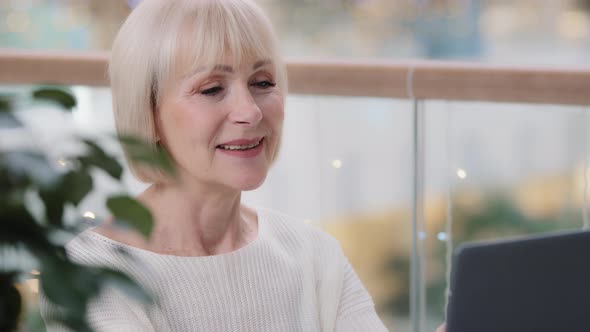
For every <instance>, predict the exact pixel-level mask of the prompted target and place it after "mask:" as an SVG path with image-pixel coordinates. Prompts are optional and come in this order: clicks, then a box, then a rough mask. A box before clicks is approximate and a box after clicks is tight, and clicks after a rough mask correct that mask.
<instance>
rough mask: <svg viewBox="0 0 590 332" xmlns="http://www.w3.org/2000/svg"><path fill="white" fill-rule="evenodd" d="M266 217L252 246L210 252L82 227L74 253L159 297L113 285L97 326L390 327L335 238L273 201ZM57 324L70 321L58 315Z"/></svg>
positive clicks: (215, 329) (274, 330)
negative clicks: (152, 247) (151, 247)
mask: <svg viewBox="0 0 590 332" xmlns="http://www.w3.org/2000/svg"><path fill="white" fill-rule="evenodd" d="M258 223H259V227H258V236H257V238H256V239H255V240H254V241H252V242H251V243H249V244H248V245H246V246H244V247H242V248H240V249H238V250H236V251H233V252H230V253H227V254H222V255H214V256H203V257H181V256H172V255H161V254H156V253H153V252H150V251H146V250H141V249H138V248H134V247H131V246H127V245H125V244H122V243H119V242H116V241H113V240H111V239H109V238H106V237H104V236H102V235H99V234H98V233H96V232H93V231H91V230H87V231H85V232H83V233H81V234H80V235H79V236H78V237H76V238H75V239H74V240H72V241H71V242H70V243H69V244H68V245H67V251H68V253H69V254H70V257H72V259H73V260H75V261H77V262H79V263H81V264H85V265H93V266H97V265H98V266H106V267H110V268H113V269H116V270H120V271H122V272H124V273H126V274H128V275H130V276H132V277H133V278H135V279H136V280H137V281H138V282H139V283H140V284H141V285H142V286H143V287H145V288H146V289H148V290H149V291H151V292H152V293H153V295H154V296H155V297H156V298H157V301H156V303H155V304H152V305H144V304H141V303H138V302H136V301H135V300H133V299H131V298H129V297H127V296H126V295H124V294H123V293H121V292H120V291H119V290H116V289H114V288H113V289H111V288H109V289H108V290H105V291H104V292H103V293H102V294H101V296H100V297H99V298H97V299H96V300H95V301H93V302H92V304H91V305H90V307H89V310H88V319H89V321H90V323H91V326H93V328H94V329H95V330H96V331H99V332H103V331H108V332H112V331H125V332H127V331H141V332H147V331H158V332H160V331H162V332H166V331H186V332H189V331H190V332H195V331H204V332H226V331H232V332H233V331H252V332H266V331H268V332H282V331H285V332H286V331H337V332H344V331H350V332H362V331H387V329H386V328H385V326H384V325H383V323H382V322H381V320H380V319H379V317H378V316H377V314H376V313H375V309H374V304H373V301H372V299H371V297H370V295H369V294H368V293H367V290H366V289H365V288H364V287H363V285H362V283H361V282H360V280H359V279H358V277H357V275H356V273H355V272H354V271H353V269H352V267H351V266H350V263H349V262H348V260H347V259H346V257H345V256H344V254H343V253H342V250H341V248H340V245H339V244H338V242H337V241H336V240H335V239H334V238H333V237H331V236H330V235H328V234H327V233H325V232H323V231H321V230H319V229H317V228H315V227H313V226H309V225H306V224H305V223H303V222H301V221H299V220H296V219H293V218H291V217H287V216H285V215H282V214H279V213H276V212H272V211H269V210H264V209H258ZM120 249H124V251H126V252H127V254H125V253H122V252H121V250H120ZM40 307H41V313H42V315H43V317H44V319H45V320H46V321H48V320H50V319H51V317H52V315H53V314H54V313H55V308H54V307H53V306H51V305H49V304H48V303H47V300H46V299H45V298H44V297H43V296H41V297H40ZM52 331H67V330H65V329H63V328H61V327H59V326H56V325H55V324H54V325H49V326H48V332H52Z"/></svg>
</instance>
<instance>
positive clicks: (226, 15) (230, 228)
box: [42, 0, 386, 332]
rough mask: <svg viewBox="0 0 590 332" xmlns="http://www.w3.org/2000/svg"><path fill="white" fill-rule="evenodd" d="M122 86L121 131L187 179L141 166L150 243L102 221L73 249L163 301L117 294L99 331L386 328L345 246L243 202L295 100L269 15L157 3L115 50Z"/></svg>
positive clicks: (244, 1) (111, 294)
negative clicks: (159, 152) (167, 158)
mask: <svg viewBox="0 0 590 332" xmlns="http://www.w3.org/2000/svg"><path fill="white" fill-rule="evenodd" d="M110 78H111V87H112V93H113V105H114V112H115V119H116V124H117V130H118V132H119V133H125V134H134V135H139V136H141V137H143V138H144V139H145V140H147V141H148V142H152V143H153V144H154V145H155V146H158V147H159V148H162V149H166V151H167V152H168V153H169V154H170V155H171V156H172V158H173V160H174V161H175V163H176V168H177V170H178V175H177V177H176V178H175V179H171V178H169V177H167V176H166V175H165V174H163V173H161V172H159V171H157V170H154V169H148V168H145V167H144V166H142V165H140V164H136V163H135V162H133V161H132V160H129V164H130V168H131V170H132V171H133V174H134V175H135V176H136V177H137V178H139V179H140V180H143V181H145V182H148V183H150V184H151V185H150V187H149V188H148V189H147V190H146V191H145V192H143V193H141V194H140V195H139V199H140V200H141V201H142V202H143V203H144V204H145V205H146V206H147V207H149V208H150V209H151V211H152V214H153V216H154V220H155V224H154V230H153V233H152V234H151V236H150V238H149V239H147V240H144V239H143V238H141V237H140V236H137V235H134V234H132V233H128V232H124V231H122V230H119V229H116V228H114V227H110V226H101V227H98V228H94V229H91V230H88V231H86V232H84V233H82V234H80V235H79V236H78V237H77V238H76V239H74V240H73V241H72V242H70V243H69V245H68V247H67V248H68V251H69V253H70V255H71V257H72V258H73V259H75V260H76V261H78V262H82V263H84V264H88V265H106V266H108V267H112V268H115V269H117V270H121V271H123V272H125V273H127V274H129V275H131V276H132V277H134V278H135V279H137V280H138V282H140V284H141V285H143V286H144V287H145V288H146V289H148V290H149V291H151V292H152V293H153V294H154V295H155V297H156V299H157V301H156V303H155V304H151V305H144V304H141V303H139V302H136V301H135V300H133V299H132V298H130V297H127V296H126V295H125V294H123V293H120V292H119V291H117V290H115V289H108V290H107V291H105V292H103V293H102V295H101V296H100V297H99V298H98V299H97V300H96V301H95V302H93V303H92V305H91V306H90V308H89V321H90V323H91V325H92V326H93V327H94V328H95V329H96V330H97V331H142V332H143V331H272V332H278V331H354V332H357V331H386V328H385V327H384V325H383V324H382V322H381V321H380V320H379V318H378V317H377V315H376V313H375V309H374V305H373V301H372V300H371V297H370V296H369V294H368V293H367V291H366V289H365V288H364V287H363V285H362V284H361V282H360V281H359V279H358V277H357V275H356V274H355V272H354V271H353V269H352V268H351V266H350V264H349V262H348V261H347V259H346V257H345V256H344V255H343V253H342V251H341V249H340V246H339V244H338V243H337V241H336V240H335V239H334V238H332V237H330V236H329V235H327V234H326V233H324V232H322V231H320V230H318V229H315V228H313V227H311V226H308V225H306V224H305V223H302V222H300V221H298V220H295V219H293V218H290V217H288V216H285V215H282V214H279V213H276V212H273V211H270V210H266V209H253V208H250V207H246V206H244V205H243V204H242V203H241V200H240V197H241V193H242V191H244V190H252V189H256V188H258V187H259V186H260V185H261V184H262V183H263V182H264V179H265V178H266V175H267V172H268V170H269V168H270V167H271V165H272V163H273V161H274V160H275V158H276V155H277V152H278V149H279V145H280V140H281V132H282V125H283V116H284V101H285V95H286V93H287V83H286V82H287V80H286V75H285V69H284V66H283V63H282V62H281V59H280V57H279V54H278V52H277V41H276V39H275V36H274V34H273V32H272V28H271V25H270V23H269V20H268V19H267V18H266V17H265V15H264V14H263V13H262V11H261V10H260V8H259V7H257V6H256V5H255V4H254V3H253V2H252V1H251V0H174V1H171V0H144V1H143V2H142V3H141V4H140V5H139V6H138V7H137V8H136V9H135V10H134V11H133V12H132V13H131V15H130V16H129V18H128V19H127V21H126V22H125V23H124V25H123V27H122V28H121V30H120V32H119V34H118V36H117V38H116V40H115V42H114V45H113V49H112V58H111V62H110ZM121 248H123V249H126V250H125V252H126V254H124V253H122V251H121V250H120V249H121ZM42 310H43V315H44V317H45V318H46V319H48V318H49V319H50V318H51V315H52V309H51V307H50V306H47V304H45V303H44V301H42ZM57 328H58V327H53V326H50V328H49V330H50V331H51V330H54V329H57Z"/></svg>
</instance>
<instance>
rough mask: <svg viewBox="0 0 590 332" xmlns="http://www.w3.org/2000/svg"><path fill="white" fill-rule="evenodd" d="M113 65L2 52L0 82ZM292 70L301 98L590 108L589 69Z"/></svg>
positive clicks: (363, 64) (85, 56)
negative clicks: (337, 97) (313, 96)
mask: <svg viewBox="0 0 590 332" xmlns="http://www.w3.org/2000/svg"><path fill="white" fill-rule="evenodd" d="M107 61H108V53H106V52H84V53H75V52H69V53H58V52H33V51H16V50H0V84H39V83H56V84H68V85H89V86H107V85H108V78H107V74H106V70H107ZM287 69H288V72H289V92H290V93H295V94H311V95H335V96H366V97H387V98H409V97H410V95H411V94H412V95H413V96H414V97H416V98H420V99H449V100H478V101H499V102H526V103H543V104H574V105H590V67H575V68H573V67H569V68H544V67H528V66H527V67H524V66H497V65H487V64H474V63H471V64H467V63H459V62H434V61H405V62H400V61H376V60H341V59H323V60H317V59H288V60H287ZM409 86H412V91H411V93H410V91H408V87H409Z"/></svg>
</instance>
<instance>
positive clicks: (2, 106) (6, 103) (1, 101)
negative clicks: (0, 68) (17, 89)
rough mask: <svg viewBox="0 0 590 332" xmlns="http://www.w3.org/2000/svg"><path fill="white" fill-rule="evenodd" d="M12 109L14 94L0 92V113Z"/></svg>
mask: <svg viewBox="0 0 590 332" xmlns="http://www.w3.org/2000/svg"><path fill="white" fill-rule="evenodd" d="M13 109H14V95H9V94H4V93H3V94H0V113H2V112H12V111H13Z"/></svg>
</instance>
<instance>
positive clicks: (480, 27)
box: [0, 0, 590, 332]
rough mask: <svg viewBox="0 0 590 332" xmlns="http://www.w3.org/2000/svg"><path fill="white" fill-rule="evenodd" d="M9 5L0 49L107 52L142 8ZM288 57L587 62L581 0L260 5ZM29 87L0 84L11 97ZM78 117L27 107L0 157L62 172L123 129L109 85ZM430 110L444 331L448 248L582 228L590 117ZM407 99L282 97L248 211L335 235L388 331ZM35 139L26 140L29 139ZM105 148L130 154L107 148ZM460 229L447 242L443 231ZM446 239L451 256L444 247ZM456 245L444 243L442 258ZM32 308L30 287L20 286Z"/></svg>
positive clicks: (393, 318) (137, 187) (20, 1)
mask: <svg viewBox="0 0 590 332" xmlns="http://www.w3.org/2000/svg"><path fill="white" fill-rule="evenodd" d="M139 1H140V0H136V1H131V0H128V1H124V0H100V1H99V0H0V48H17V49H51V50H62V51H68V50H72V51H74V50H75V51H81V50H82V51H83V50H109V48H110V45H111V43H112V40H113V38H114V36H115V34H116V32H117V30H118V28H119V27H120V25H121V24H122V22H123V21H124V19H125V18H126V16H127V15H128V14H129V12H130V10H131V8H132V7H133V6H134V5H135V4H136V3H138V2H139ZM258 2H259V3H260V5H261V6H262V7H263V8H265V9H266V11H267V12H268V14H269V16H270V18H271V20H272V21H273V23H274V25H275V27H276V29H277V33H278V35H279V39H280V42H281V47H282V50H283V53H284V55H285V56H286V57H287V58H291V57H292V58H298V57H305V58H312V59H313V58H320V57H321V58H326V57H327V58H356V59H368V58H380V59H395V60H407V59H437V60H448V61H469V62H482V63H494V64H511V65H530V64H535V65H540V66H560V67H564V66H565V67H567V66H580V65H582V66H588V65H589V64H590V1H588V0H517V1H508V0H486V1H483V0H481V1H480V0H471V1H469V0H258ZM30 88H31V87H26V86H6V85H4V86H0V93H1V92H2V91H3V90H4V91H21V90H27V89H30ZM72 91H73V92H74V94H75V96H76V98H77V99H78V106H77V107H76V108H75V109H74V111H73V112H72V113H67V114H66V113H62V112H60V111H58V110H55V109H52V108H51V107H50V106H37V107H34V108H28V109H23V110H22V111H21V112H18V113H17V119H16V121H14V122H10V123H7V122H5V123H0V149H10V148H13V147H14V146H26V145H30V146H36V147H41V148H42V149H43V150H44V151H46V152H47V154H48V155H50V156H51V158H53V160H54V161H55V162H56V164H57V165H62V166H63V165H64V164H65V163H66V162H65V161H64V159H63V158H62V156H63V155H65V154H66V153H67V152H68V149H69V148H70V147H69V144H68V142H69V140H71V138H72V137H73V136H74V135H86V136H91V137H97V138H100V137H106V136H108V135H110V134H112V133H114V123H113V118H112V113H111V100H110V93H109V91H108V89H107V88H90V87H84V86H74V87H72ZM421 107H422V108H423V110H424V112H425V113H424V114H425V119H424V126H425V131H424V133H423V134H424V140H425V141H424V142H425V145H424V146H425V152H424V153H425V154H424V156H425V164H424V167H425V168H424V172H425V173H424V174H425V177H424V181H425V182H424V228H423V229H422V230H421V233H420V239H421V240H422V241H423V243H424V246H425V250H424V251H423V252H422V253H421V254H422V256H421V258H422V259H423V260H424V266H425V278H424V280H423V282H422V283H421V285H420V286H421V287H422V288H423V290H424V291H425V294H426V295H425V296H426V303H425V317H424V319H425V323H424V329H423V331H433V330H434V329H435V327H436V326H437V325H438V324H440V323H441V322H442V321H443V320H444V318H443V317H444V316H443V315H444V307H445V294H444V291H445V287H446V284H447V279H446V270H447V268H448V266H447V264H446V259H445V257H446V254H447V250H452V248H453V247H455V246H456V245H457V244H460V243H462V242H464V241H472V240H480V239H492V238H501V237H505V236H514V235H518V234H530V233H536V232H543V231H548V230H555V229H575V228H580V227H582V211H583V209H584V202H585V201H584V197H585V196H584V187H585V183H584V171H585V168H586V167H588V166H587V162H586V158H587V154H588V139H589V137H588V126H589V121H590V119H589V117H588V111H590V108H589V107H587V106H561V105H533V104H510V103H484V102H459V101H442V100H440V101H439V100H428V101H425V102H423V103H422V104H421ZM412 109H413V103H412V102H411V101H410V100H394V99H386V98H357V97H330V96H318V95H289V97H288V100H287V116H286V123H285V133H284V143H283V147H282V154H281V156H280V158H279V160H278V162H277V163H276V165H275V167H274V169H273V170H272V172H271V174H270V175H269V177H268V180H267V182H266V183H265V185H264V186H263V187H262V188H260V189H258V190H256V191H254V192H249V193H246V194H245V200H246V202H247V203H248V204H251V205H254V206H265V207H269V208H272V209H276V210H280V211H283V212H285V213H287V214H291V215H294V216H296V217H299V218H300V219H301V220H302V222H306V223H311V224H314V225H316V226H318V227H321V228H323V229H325V230H326V231H328V232H330V233H331V234H333V235H334V236H336V237H337V238H338V239H339V240H340V242H341V244H342V246H343V248H344V250H345V252H346V254H347V255H348V257H349V259H350V260H351V262H352V264H353V265H354V267H355V269H356V271H357V273H358V274H359V276H360V278H361V279H362V281H363V282H364V284H365V285H366V287H367V289H368V290H369V292H370V293H371V295H372V296H373V299H374V301H375V303H376V306H377V309H378V312H379V314H380V316H381V318H382V319H383V321H384V322H385V323H386V325H387V326H388V327H389V328H390V329H391V330H392V331H400V332H405V331H410V325H411V324H410V274H409V271H410V264H411V251H412V206H413V191H412V185H413V174H414V173H413V168H412V167H413V165H412V158H413V155H412V153H413V150H412V137H413V134H414V133H413V127H412V119H413V118H412V117H413V115H412ZM28 133H33V135H32V138H31V136H30V135H29V134H28ZM104 144H105V145H106V146H107V147H108V148H109V149H110V151H112V152H113V153H115V154H117V155H118V156H121V151H120V150H119V148H118V147H117V146H116V144H114V143H113V142H112V141H109V140H108V139H105V140H104ZM95 181H97V183H98V185H97V188H96V189H95V192H94V193H93V194H92V195H91V196H90V197H88V199H86V200H85V201H84V202H83V204H82V205H81V207H80V208H79V209H77V210H75V211H70V213H76V214H82V215H85V216H86V217H87V218H89V219H93V218H100V216H104V215H105V214H106V209H105V207H104V198H105V196H106V195H107V194H108V193H112V192H116V191H120V190H128V191H131V192H134V193H135V192H139V191H141V190H142V188H143V185H142V184H141V183H138V182H136V181H134V180H133V179H132V178H131V177H130V176H129V175H128V174H127V177H126V178H125V183H124V187H123V188H122V187H121V185H119V184H116V183H113V182H112V181H110V180H109V179H107V178H106V177H105V176H102V175H101V174H96V179H95ZM451 222H452V229H453V232H452V234H447V230H448V229H449V228H448V226H449V225H448V224H450V223H451ZM451 238H452V240H453V241H452V245H451V243H450V242H449V240H450V239H451ZM450 245H451V247H449V246H450ZM22 291H23V292H25V293H27V294H29V299H30V300H29V301H28V303H29V305H30V310H32V311H34V310H35V297H36V296H35V293H36V291H37V285H36V283H35V280H32V281H31V282H30V283H27V284H26V285H24V286H23V287H22Z"/></svg>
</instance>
